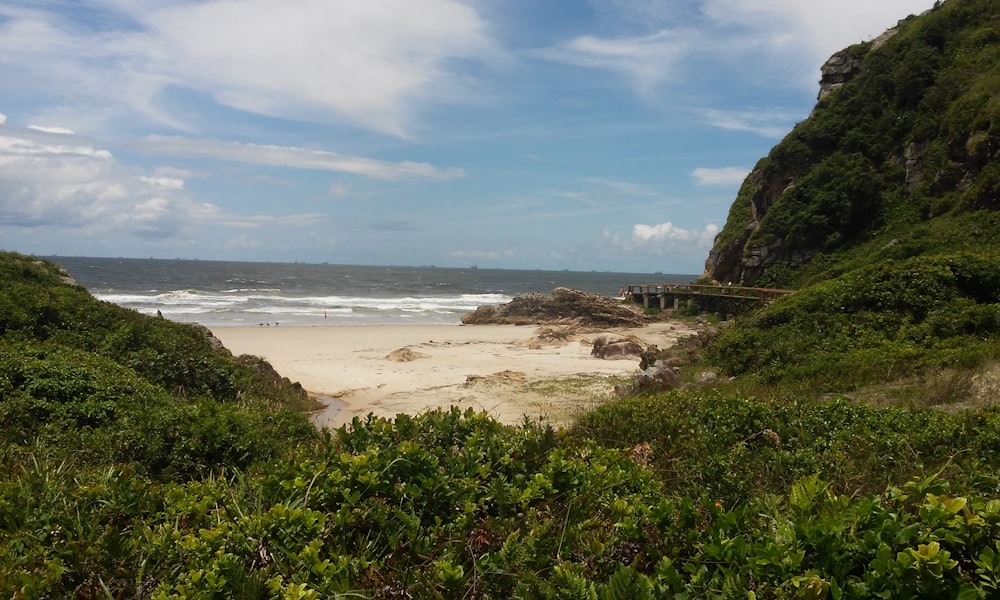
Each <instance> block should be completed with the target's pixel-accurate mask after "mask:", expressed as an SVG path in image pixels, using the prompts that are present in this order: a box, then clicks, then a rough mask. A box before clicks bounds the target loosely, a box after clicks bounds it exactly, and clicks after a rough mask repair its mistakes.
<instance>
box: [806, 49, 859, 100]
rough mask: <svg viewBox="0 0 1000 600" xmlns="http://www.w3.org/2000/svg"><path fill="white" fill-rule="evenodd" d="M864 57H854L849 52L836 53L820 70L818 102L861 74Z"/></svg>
mask: <svg viewBox="0 0 1000 600" xmlns="http://www.w3.org/2000/svg"><path fill="white" fill-rule="evenodd" d="M863 58H864V57H863V56H854V55H852V54H851V53H849V52H848V51H847V50H841V51H840V52H835V53H834V54H833V56H831V57H830V58H828V59H827V61H826V62H825V63H823V66H822V67H821V68H820V73H821V75H820V80H819V95H818V96H817V99H818V100H822V99H823V98H826V97H827V96H829V95H830V94H831V93H833V92H834V91H835V90H836V89H837V88H839V87H840V86H842V85H844V84H845V83H847V82H848V81H850V80H852V79H854V77H855V76H856V75H857V74H858V73H860V72H861V61H862V59H863Z"/></svg>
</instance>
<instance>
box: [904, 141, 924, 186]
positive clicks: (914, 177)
mask: <svg viewBox="0 0 1000 600" xmlns="http://www.w3.org/2000/svg"><path fill="white" fill-rule="evenodd" d="M923 153H924V148H923V145H922V144H918V143H916V142H910V143H909V144H907V145H906V149H905V150H903V160H904V161H905V162H904V164H905V166H906V176H905V179H904V181H905V182H906V187H907V189H909V190H910V191H911V192H912V191H915V190H916V189H917V188H919V187H920V185H921V184H922V183H923V182H924V168H923V167H924V165H923V161H922V160H921V156H922V155H923Z"/></svg>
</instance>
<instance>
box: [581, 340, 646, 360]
mask: <svg viewBox="0 0 1000 600" xmlns="http://www.w3.org/2000/svg"><path fill="white" fill-rule="evenodd" d="M644 351H645V350H644V348H643V347H642V345H641V344H639V343H638V342H636V341H635V340H630V339H628V338H624V337H620V336H613V335H608V334H604V335H599V336H597V337H596V338H595V339H594V348H593V349H592V350H591V351H590V355H591V356H593V357H595V358H602V359H604V360H619V359H633V358H636V357H638V356H639V355H641V354H642V353H643V352H644Z"/></svg>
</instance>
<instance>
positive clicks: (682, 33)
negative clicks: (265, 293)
mask: <svg viewBox="0 0 1000 600" xmlns="http://www.w3.org/2000/svg"><path fill="white" fill-rule="evenodd" d="M932 4H933V0H877V1H873V0H841V1H840V2H820V1H819V0H685V1H681V0H645V1H640V0H594V1H592V2H588V1H585V0H579V1H575V0H574V1H571V0H467V1H459V0H197V1H195V0H0V81H3V85H2V86H0V248H3V249H6V250H14V251H18V252H24V253H34V254H40V255H50V254H58V255H84V256H128V257H146V256H153V257H158V258H174V257H182V258H201V259H222V260H268V261H279V262H291V261H302V262H330V263H347V264H392V265H431V264H434V265H437V266H460V267H465V266H469V265H473V264H474V265H478V266H481V267H502V268H540V269H572V270H611V271H627V272H651V271H662V272H666V273H692V274H695V273H700V272H701V271H702V269H703V266H704V260H705V258H706V256H707V254H708V250H709V248H710V247H711V242H712V239H713V237H714V235H715V233H717V232H718V230H719V229H720V228H721V227H722V225H723V224H724V223H725V218H726V213H727V211H728V209H729V206H730V204H731V203H732V201H733V198H734V197H735V195H736V191H737V190H738V188H739V184H740V182H741V181H742V179H743V177H744V176H745V175H746V174H747V173H748V172H749V170H750V168H751V167H752V166H753V164H754V163H755V162H756V161H757V159H758V158H760V157H761V156H763V155H766V154H767V152H768V150H769V149H770V148H771V146H773V145H774V144H775V143H777V142H778V141H779V140H780V139H781V137H782V136H783V135H784V134H785V133H787V131H788V130H789V129H790V128H791V127H792V126H793V125H794V124H795V123H796V122H798V121H801V120H803V119H805V118H806V117H807V116H808V114H809V112H810V110H811V109H812V107H813V105H814V104H815V98H816V93H817V91H818V84H817V81H818V79H819V68H820V66H821V65H822V63H823V62H824V61H825V60H826V58H828V57H829V55H830V54H832V53H833V52H834V51H836V50H838V49H841V48H843V47H845V46H848V45H850V44H853V43H856V42H860V41H865V40H870V39H872V38H874V37H876V36H878V35H879V34H881V33H882V32H883V31H884V30H885V29H887V28H889V27H891V26H892V25H894V24H895V23H896V22H897V21H898V20H899V19H901V18H904V17H906V16H907V15H909V14H915V13H920V12H922V11H924V10H926V9H928V8H930V7H931V5H932Z"/></svg>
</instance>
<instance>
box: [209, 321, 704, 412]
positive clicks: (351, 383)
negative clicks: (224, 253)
mask: <svg viewBox="0 0 1000 600" xmlns="http://www.w3.org/2000/svg"><path fill="white" fill-rule="evenodd" d="M213 333H214V334H215V336H216V337H218V338H219V339H220V340H222V343H223V344H225V346H226V348H228V349H229V350H230V351H231V352H233V353H234V354H253V355H257V356H261V357H263V358H264V359H266V360H267V361H268V362H270V363H271V364H272V365H273V366H274V368H275V369H277V371H278V372H279V373H281V374H282V375H284V376H285V377H288V378H289V379H291V380H292V381H297V382H299V383H301V384H302V386H303V387H304V388H305V389H306V390H308V391H309V392H310V393H311V394H313V395H315V396H317V397H319V399H320V400H321V401H322V402H324V403H325V404H327V408H326V409H325V410H323V411H320V412H319V413H317V414H316V415H315V417H314V420H315V422H316V423H317V425H320V426H329V427H339V426H340V425H342V424H344V423H349V422H350V421H351V420H352V419H353V418H354V417H356V416H361V417H363V416H365V415H367V414H368V413H373V414H375V415H376V416H384V417H393V416H395V415H397V414H399V413H407V414H418V413H420V412H423V411H426V410H428V409H433V408H447V407H449V406H459V407H462V408H467V407H471V408H473V409H475V410H477V411H478V410H485V411H487V412H489V413H490V414H492V415H493V416H494V417H496V418H497V419H498V420H500V421H502V422H505V423H519V422H521V421H522V420H523V419H524V417H525V416H527V417H529V418H533V419H535V418H543V419H545V421H546V422H549V423H552V424H554V425H561V424H565V423H568V422H570V421H572V419H573V418H575V417H576V416H578V415H579V414H581V413H582V412H584V411H586V410H589V409H592V408H595V407H596V406H598V405H600V404H601V403H603V402H606V401H607V400H608V399H610V398H611V397H612V393H613V389H614V385H615V384H616V383H621V382H622V381H623V378H627V377H628V376H629V375H631V374H632V373H635V372H636V371H637V369H638V365H639V360H638V358H635V357H630V358H628V359H621V360H602V359H599V358H593V357H591V355H590V351H591V347H592V342H593V339H594V338H596V337H597V336H598V335H601V334H602V333H612V334H616V335H620V336H626V337H633V338H637V339H638V340H639V341H641V342H642V343H643V344H644V345H649V344H656V345H658V346H659V347H660V348H666V347H669V346H671V345H673V344H674V343H675V342H676V340H677V339H678V338H682V337H687V336H689V335H691V334H692V333H693V329H692V328H691V327H690V326H689V325H688V324H686V323H679V322H670V323H656V324H652V325H649V326H646V327H643V328H638V329H608V330H602V331H589V332H585V333H576V332H573V331H571V330H567V329H565V328H562V329H561V328H559V327H535V326H516V325H458V324H455V325H359V326H351V325H348V326H326V327H218V328H214V329H213ZM397 351H399V352H397Z"/></svg>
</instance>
